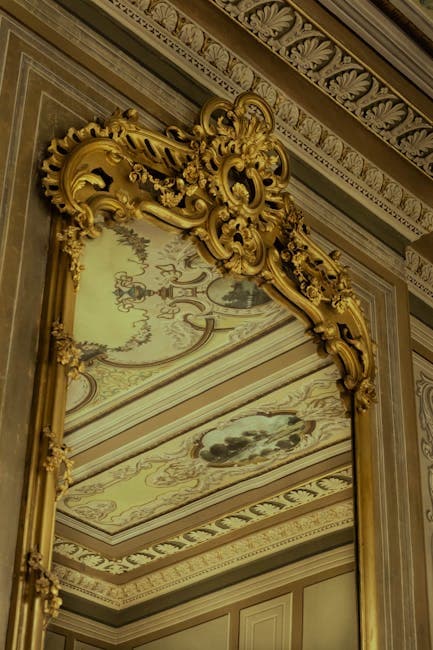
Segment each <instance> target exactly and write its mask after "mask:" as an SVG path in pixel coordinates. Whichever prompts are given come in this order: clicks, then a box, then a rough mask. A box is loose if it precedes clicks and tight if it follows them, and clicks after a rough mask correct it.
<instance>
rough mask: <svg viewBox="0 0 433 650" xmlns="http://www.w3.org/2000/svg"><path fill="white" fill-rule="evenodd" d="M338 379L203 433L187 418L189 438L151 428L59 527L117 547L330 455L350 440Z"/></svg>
mask: <svg viewBox="0 0 433 650" xmlns="http://www.w3.org/2000/svg"><path fill="white" fill-rule="evenodd" d="M318 361H319V360H318ZM288 374H289V375H290V371H289V370H288ZM337 377H338V374H337V371H336V368H335V367H334V366H328V367H325V368H322V369H320V370H318V371H316V372H314V373H312V374H309V375H307V376H306V377H302V378H300V379H297V380H295V381H293V382H292V383H290V384H289V385H288V386H283V387H281V388H279V389H277V390H275V391H273V392H271V393H270V394H268V395H265V396H263V397H261V398H259V399H256V400H254V401H253V402H252V403H251V404H246V405H244V406H242V407H238V408H237V409H233V410H231V411H230V412H229V413H228V414H227V415H225V416H221V417H219V418H217V419H214V420H211V421H210V422H207V423H205V424H202V425H200V426H194V425H193V423H194V417H195V413H194V412H191V413H190V421H191V425H190V427H189V428H188V429H187V430H186V431H183V432H182V431H181V432H179V433H177V434H176V423H173V427H170V430H169V431H168V432H167V433H166V435H165V440H164V439H161V436H159V435H158V432H157V431H156V432H155V433H154V434H153V435H152V438H151V440H150V441H149V443H148V445H147V447H148V448H147V449H146V450H145V451H143V452H141V453H139V454H137V455H135V456H134V457H132V458H130V459H128V460H124V461H123V462H119V457H121V450H118V455H117V458H118V459H117V462H116V463H115V466H114V467H108V468H107V469H103V465H102V459H101V461H100V464H99V471H97V472H96V473H94V474H93V475H92V476H89V477H88V478H85V479H84V480H82V481H80V482H77V483H75V484H74V485H72V486H71V487H70V489H69V491H68V493H67V494H66V495H65V497H64V498H63V499H62V501H61V502H60V503H59V513H60V515H61V517H60V518H61V521H62V523H64V524H66V525H68V526H70V527H75V528H77V527H78V528H80V529H81V528H82V529H83V530H85V531H87V532H91V534H92V535H94V536H95V537H99V538H100V539H103V540H104V541H107V542H108V543H117V542H118V541H120V540H124V539H126V538H130V537H131V536H133V535H137V534H141V533H143V532H146V531H149V530H151V529H156V528H157V527H158V526H162V525H164V524H165V523H170V522H173V521H175V520H178V519H180V518H181V517H182V516H185V515H187V514H191V513H193V512H198V511H202V510H204V509H205V508H206V507H207V506H209V505H214V504H216V503H220V502H222V501H224V500H225V499H227V498H230V497H232V496H233V495H239V494H242V493H244V492H247V491H248V490H249V489H253V488H255V487H257V479H259V483H258V484H259V485H265V484H268V483H270V482H272V481H274V480H276V479H278V478H281V477H282V476H287V475H289V474H290V473H292V472H294V471H296V470H297V469H299V467H301V466H305V465H310V464H314V463H315V462H317V461H318V460H324V459H326V458H329V457H332V455H334V454H335V453H336V452H335V451H334V449H336V447H337V445H338V444H339V443H342V442H343V441H349V440H350V435H351V427H350V420H349V418H347V417H346V415H345V410H344V405H343V403H342V401H341V399H340V396H339V393H338V389H337V385H336V379H337ZM289 381H290V379H289ZM152 440H158V443H157V444H156V445H155V443H153V445H152ZM143 442H147V439H146V438H145V439H144V441H143ZM149 447H150V448H149ZM349 447H350V444H349V446H348V447H347V448H349ZM317 454H320V458H319V457H317ZM307 459H308V460H307ZM300 464H301V465H300Z"/></svg>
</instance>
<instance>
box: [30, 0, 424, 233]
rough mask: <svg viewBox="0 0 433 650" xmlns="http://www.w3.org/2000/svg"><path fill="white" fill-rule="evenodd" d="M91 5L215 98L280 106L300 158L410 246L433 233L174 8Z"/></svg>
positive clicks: (139, 3)
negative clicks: (247, 96) (247, 95)
mask: <svg viewBox="0 0 433 650" xmlns="http://www.w3.org/2000/svg"><path fill="white" fill-rule="evenodd" d="M20 1H21V2H23V1H24V0H20ZM89 1H90V3H91V4H92V5H93V6H94V7H95V8H97V9H98V10H99V11H103V12H105V13H107V14H108V15H109V16H110V17H111V19H113V20H114V21H115V22H117V23H119V24H120V25H122V26H123V27H126V28H127V29H129V30H130V31H132V32H133V33H134V35H135V36H136V37H137V38H139V39H140V40H141V41H142V42H146V43H148V44H149V45H151V46H152V47H153V48H155V49H156V50H157V51H158V52H160V53H161V54H162V55H163V56H165V57H167V58H168V59H170V61H172V62H173V63H175V64H177V65H179V67H181V68H182V69H184V70H186V71H187V73H188V74H189V75H190V76H191V77H192V78H193V79H194V80H196V81H198V82H199V83H200V84H201V85H203V86H204V87H205V88H207V89H208V91H210V92H212V93H215V94H218V95H220V96H226V97H235V96H237V95H238V94H239V93H240V92H242V91H245V90H253V91H254V92H256V93H258V94H259V95H262V96H263V97H264V98H265V99H266V100H267V101H268V102H269V103H270V104H271V105H272V107H273V109H274V111H275V113H276V115H277V131H278V133H279V136H280V137H281V139H282V141H283V142H284V144H285V146H286V147H287V149H288V150H289V151H290V152H291V153H292V154H294V155H295V156H297V157H298V158H300V159H301V160H305V161H306V162H307V164H308V165H310V166H312V167H313V168H315V169H317V170H319V171H320V172H321V173H325V174H326V176H327V178H328V179H330V180H332V181H333V182H335V183H337V184H338V185H339V186H340V187H342V188H344V189H346V190H347V191H348V192H349V193H351V194H352V195H353V194H354V193H356V194H357V195H358V197H357V198H358V199H359V200H360V201H361V202H362V203H363V204H367V205H368V206H369V208H370V209H373V210H374V211H375V212H376V214H378V216H380V218H381V219H383V220H384V221H386V222H387V223H388V224H389V225H391V226H392V227H393V228H395V229H396V230H398V232H400V233H402V234H403V235H404V236H405V237H406V238H407V239H408V240H410V241H414V240H415V239H417V238H418V237H420V236H421V235H423V234H425V233H427V232H430V231H431V230H433V210H432V208H431V207H430V206H428V205H427V204H424V203H423V202H422V201H420V200H419V199H418V198H417V197H416V196H414V195H413V194H411V193H410V192H408V191H407V190H406V189H405V188H403V187H402V186H401V185H400V184H399V183H398V182H396V181H394V179H392V178H391V177H390V176H388V175H387V173H386V172H384V171H383V170H381V169H378V168H377V166H376V165H374V164H373V163H371V162H370V161H369V160H367V159H366V158H365V157H364V156H362V155H361V154H360V153H359V152H358V151H356V150H355V149H354V148H353V147H351V146H350V145H349V144H348V143H347V142H345V141H344V140H343V139H342V138H340V137H339V136H337V135H336V134H335V133H333V132H332V131H331V130H330V129H329V128H327V127H325V126H324V125H323V124H321V123H320V122H319V121H318V120H317V119H316V118H314V117H313V116H312V115H311V114H309V113H308V112H306V111H305V110H304V109H303V108H301V107H300V106H299V105H297V104H296V103H295V102H294V101H293V100H292V99H291V98H290V97H289V96H288V95H286V94H285V93H283V92H282V91H281V90H280V89H279V88H276V87H275V86H274V85H273V84H272V83H271V82H270V81H269V79H267V78H266V77H265V76H264V75H261V74H259V73H258V72H257V71H256V70H255V69H253V68H252V67H251V66H250V65H249V64H248V63H247V62H246V61H245V60H243V59H242V58H241V57H239V56H237V55H235V54H234V52H232V51H231V50H230V49H229V48H228V47H226V46H225V45H224V44H222V43H221V42H219V41H217V40H216V39H214V38H212V37H211V36H210V35H209V34H207V33H206V31H205V30H203V29H202V28H201V27H200V26H199V25H198V24H197V23H196V22H194V21H192V20H191V19H190V18H189V17H188V15H187V14H185V13H183V12H181V11H179V10H178V9H177V8H176V7H174V6H173V5H172V4H171V3H169V2H166V1H164V2H160V0H157V1H156V2H155V0H145V1H144V0H136V1H135V3H132V2H128V0H89ZM386 101H388V100H386ZM411 110H412V109H411Z"/></svg>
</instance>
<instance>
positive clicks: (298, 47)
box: [211, 0, 433, 178]
mask: <svg viewBox="0 0 433 650" xmlns="http://www.w3.org/2000/svg"><path fill="white" fill-rule="evenodd" d="M211 2H212V3H213V4H214V5H216V6H217V7H219V8H220V9H222V10H223V11H224V12H225V13H227V14H228V15H229V16H230V17H231V18H232V19H234V20H236V21H237V22H238V23H239V24H240V25H241V26H242V27H243V28H244V29H245V30H246V31H248V32H249V33H250V34H252V35H253V36H254V37H255V38H256V39H257V40H258V41H259V42H260V43H262V44H263V45H265V46H266V47H267V48H268V49H270V50H271V51H272V52H273V53H274V54H276V55H277V56H278V57H280V58H281V59H282V60H283V61H284V63H285V64H287V65H289V66H290V67H292V68H294V69H295V70H296V71H297V72H298V73H299V74H301V75H302V76H303V77H305V78H306V79H308V81H310V82H311V83H312V84H314V85H315V86H316V87H317V88H319V89H320V90H321V91H322V92H323V93H324V94H326V95H327V96H329V97H331V98H332V99H333V100H334V101H335V102H336V103H337V104H338V105H339V106H341V107H342V108H344V109H345V110H346V111H348V112H349V113H350V114H351V115H353V116H354V117H355V118H356V119H357V120H359V121H360V122H361V123H362V124H363V125H364V126H365V127H366V128H367V129H369V130H371V131H372V132H373V133H375V134H376V135H377V136H378V137H379V138H381V139H382V140H384V141H385V142H386V143H387V144H389V145H390V146H391V147H393V148H394V149H395V150H396V151H398V153H400V154H401V155H402V156H403V157H404V158H406V160H408V161H409V162H411V163H412V164H413V165H415V166H416V167H418V168H419V169H420V170H422V171H423V172H424V173H425V174H426V175H427V176H429V177H430V178H432V177H433V122H432V121H431V120H430V119H429V118H428V117H427V116H426V115H423V114H422V113H421V111H419V110H418V109H417V108H415V107H414V106H413V105H411V103H410V102H409V101H408V100H407V99H406V98H404V97H402V95H401V94H399V93H398V92H397V91H396V90H395V89H393V88H392V87H390V85H389V84H388V83H387V82H386V81H385V80H383V79H382V78H381V77H380V76H379V75H378V74H376V73H375V72H374V71H372V70H371V69H370V68H369V66H368V65H366V64H365V63H364V62H363V61H361V60H360V59H359V58H357V57H355V56H354V55H353V54H352V53H351V52H350V51H349V50H348V49H347V48H346V47H345V46H343V45H342V44H341V43H339V42H338V41H337V40H336V39H335V38H333V37H332V36H331V35H330V34H328V33H326V32H325V30H324V29H323V28H322V27H321V26H319V25H318V24H317V23H316V22H315V21H314V20H313V19H312V18H311V17H310V16H308V15H307V14H306V13H304V12H303V11H301V10H300V9H299V8H298V7H296V5H295V4H294V3H293V2H292V1H291V0H270V1H269V2H265V3H264V2H263V0H251V1H250V2H248V3H246V4H245V3H244V2H242V0H234V1H233V0H211Z"/></svg>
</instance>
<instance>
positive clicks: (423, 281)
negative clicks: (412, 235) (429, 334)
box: [406, 246, 433, 307]
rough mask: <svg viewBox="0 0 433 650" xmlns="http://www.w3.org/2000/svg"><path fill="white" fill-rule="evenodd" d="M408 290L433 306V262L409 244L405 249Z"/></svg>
mask: <svg viewBox="0 0 433 650" xmlns="http://www.w3.org/2000/svg"><path fill="white" fill-rule="evenodd" d="M406 278H407V282H408V285H409V291H411V292H412V293H414V294H415V295H416V296H418V297H419V298H421V300H423V302H425V303H427V304H428V305H430V307H433V264H432V263H431V262H430V261H429V260H428V259H426V258H425V257H423V256H422V255H420V253H418V252H417V251H415V250H414V249H413V248H411V247H410V246H409V247H408V248H407V250H406Z"/></svg>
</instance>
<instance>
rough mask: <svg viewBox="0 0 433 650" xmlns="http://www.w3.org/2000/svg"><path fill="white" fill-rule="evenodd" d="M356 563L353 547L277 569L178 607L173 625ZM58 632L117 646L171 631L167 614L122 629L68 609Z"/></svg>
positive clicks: (172, 611) (62, 614)
mask: <svg viewBox="0 0 433 650" xmlns="http://www.w3.org/2000/svg"><path fill="white" fill-rule="evenodd" d="M353 561H354V547H353V545H352V544H348V545H345V546H341V547H338V548H336V549H333V550H330V551H326V552H325V553H321V554H319V555H314V556H312V557H309V558H304V559H302V560H301V561H298V562H294V563H293V564H290V565H286V566H284V567H282V568H279V569H274V570H273V571H269V572H267V573H264V574H262V575H259V576H257V577H254V578H249V579H247V580H243V581H242V582H239V583H238V584H235V585H232V586H230V587H225V588H223V589H220V590H218V591H215V592H213V593H211V594H208V595H206V596H202V597H200V598H195V599H194V600H191V601H189V602H187V603H183V604H181V605H177V606H175V607H173V608H171V609H170V623H171V624H172V625H176V624H179V623H183V622H184V621H185V620H189V621H193V620H194V619H195V618H197V617H199V616H202V615H203V614H207V613H209V612H212V611H215V610H218V609H220V608H222V607H224V608H228V607H230V606H232V605H236V604H239V603H240V602H241V601H242V600H243V599H245V598H249V597H250V596H251V595H254V594H266V592H268V591H271V590H275V589H280V588H284V587H286V586H288V588H289V589H290V583H293V582H295V581H298V580H303V579H307V578H310V577H311V576H320V574H321V573H323V572H325V571H329V570H334V569H337V568H339V567H342V566H344V565H347V564H349V563H351V562H353ZM54 626H55V628H60V629H62V630H68V631H70V632H72V633H75V634H83V635H86V636H88V637H90V638H93V639H98V640H99V641H101V642H106V643H113V644H115V645H117V644H120V643H122V642H123V643H125V642H128V641H134V640H135V639H137V638H138V637H139V636H141V635H144V634H153V633H157V632H159V631H161V630H164V629H166V628H167V611H163V612H159V613H157V614H153V615H151V616H147V617H145V618H141V619H140V620H138V621H135V622H133V623H129V624H127V625H123V626H122V627H119V628H114V627H111V626H110V625H106V624H104V623H99V622H96V621H94V620H92V619H90V618H87V617H84V616H80V615H79V614H74V613H73V612H69V611H67V610H65V609H61V610H60V614H59V617H58V618H57V619H56V622H55V625H54Z"/></svg>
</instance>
